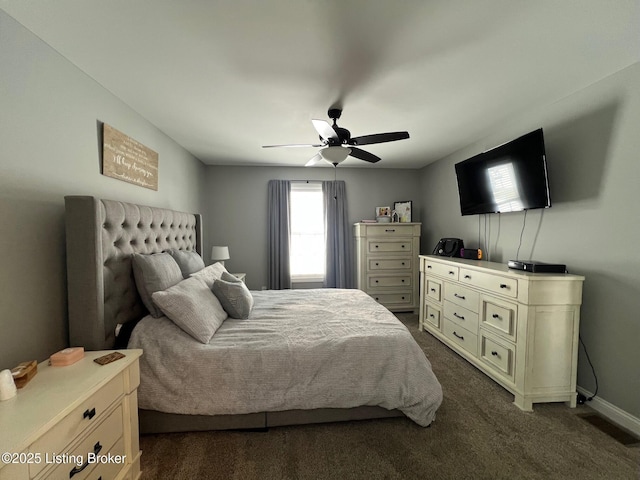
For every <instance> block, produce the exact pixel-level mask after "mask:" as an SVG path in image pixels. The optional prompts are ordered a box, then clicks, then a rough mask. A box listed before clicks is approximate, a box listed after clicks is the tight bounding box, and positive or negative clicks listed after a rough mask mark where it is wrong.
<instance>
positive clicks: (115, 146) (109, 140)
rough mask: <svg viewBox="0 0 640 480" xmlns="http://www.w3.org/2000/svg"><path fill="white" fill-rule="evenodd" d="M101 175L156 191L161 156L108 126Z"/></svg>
mask: <svg viewBox="0 0 640 480" xmlns="http://www.w3.org/2000/svg"><path fill="white" fill-rule="evenodd" d="M102 174H103V175H106V176H107V177H112V178H117V179H118V180H122V181H123V182H129V183H133V184H134V185H139V186H141V187H145V188H149V189H151V190H156V191H157V190H158V154H157V153H156V152H154V151H153V150H151V149H150V148H147V147H145V146H144V145H142V144H141V143H139V142H137V141H135V140H134V139H133V138H131V137H128V136H127V135H125V134H124V133H122V132H119V131H118V130H116V129H115V128H113V127H112V126H111V125H107V124H106V123H105V124H103V126H102Z"/></svg>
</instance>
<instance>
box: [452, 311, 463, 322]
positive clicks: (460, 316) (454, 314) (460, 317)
mask: <svg viewBox="0 0 640 480" xmlns="http://www.w3.org/2000/svg"><path fill="white" fill-rule="evenodd" d="M453 316H454V317H458V318H459V319H460V320H464V317H463V316H462V315H458V314H457V313H456V312H453Z"/></svg>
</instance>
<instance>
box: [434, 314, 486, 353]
mask: <svg viewBox="0 0 640 480" xmlns="http://www.w3.org/2000/svg"><path fill="white" fill-rule="evenodd" d="M442 327H443V333H444V335H445V337H447V338H448V339H449V340H451V341H452V342H453V343H455V344H457V345H459V346H461V347H462V348H464V349H465V350H466V351H467V352H469V353H470V354H471V355H473V356H477V355H478V336H477V335H475V334H473V333H471V332H470V331H468V330H467V329H466V328H462V327H461V326H460V325H458V324H456V323H453V322H452V321H450V320H448V319H447V318H445V319H444V320H443V323H442Z"/></svg>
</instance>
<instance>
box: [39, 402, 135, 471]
mask: <svg viewBox="0 0 640 480" xmlns="http://www.w3.org/2000/svg"><path fill="white" fill-rule="evenodd" d="M122 422H123V417H122V406H121V405H120V406H118V407H117V408H116V409H115V410H114V411H113V412H112V413H111V414H110V415H109V416H108V417H107V418H106V419H105V420H104V421H103V422H102V423H101V424H100V426H99V427H98V428H96V429H95V430H94V431H93V432H91V433H90V434H89V435H88V436H87V437H86V438H85V439H84V440H82V441H81V442H80V444H78V445H77V446H76V447H75V448H74V449H73V450H72V451H70V452H65V453H66V454H67V455H65V457H64V458H63V460H67V461H65V462H63V463H60V465H58V466H56V467H55V468H54V469H53V471H51V472H47V473H46V475H45V476H44V477H42V478H43V480H44V479H45V478H46V479H47V480H69V479H70V478H73V480H83V479H85V478H88V477H89V475H90V474H92V471H93V470H94V469H95V468H96V465H98V464H99V463H97V462H95V461H94V462H92V463H90V462H88V459H89V454H95V455H107V454H108V453H111V454H112V455H116V454H117V455H124V442H122V447H121V451H120V452H116V451H114V448H113V447H114V445H116V442H117V441H118V440H119V439H121V438H122V433H123V423H122ZM53 452H55V453H56V454H58V455H61V454H63V452H61V451H60V450H57V451H56V450H54V451H53ZM74 460H75V461H74ZM123 465H124V462H121V463H120V464H119V465H118V469H117V471H119V470H120V469H121V468H122V467H123ZM45 466H46V465H45ZM83 467H84V468H83ZM93 477H94V476H93V475H92V478H93ZM97 477H99V475H97V476H95V478H97ZM107 478H109V477H107Z"/></svg>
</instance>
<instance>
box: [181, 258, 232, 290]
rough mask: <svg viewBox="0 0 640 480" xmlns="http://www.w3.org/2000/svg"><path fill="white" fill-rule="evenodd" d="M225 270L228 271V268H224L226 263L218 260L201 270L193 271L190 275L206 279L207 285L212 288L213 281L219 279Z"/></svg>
mask: <svg viewBox="0 0 640 480" xmlns="http://www.w3.org/2000/svg"><path fill="white" fill-rule="evenodd" d="M224 272H227V269H226V268H224V265H222V264H221V263H220V262H217V263H214V264H213V265H209V266H208V267H205V268H203V269H202V270H200V271H199V272H196V273H192V274H191V275H190V277H197V278H200V279H202V280H204V283H206V284H207V286H208V287H209V288H211V287H213V282H215V281H216V280H219V279H220V278H221V277H222V274H223V273H224ZM227 273H229V272H227Z"/></svg>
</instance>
